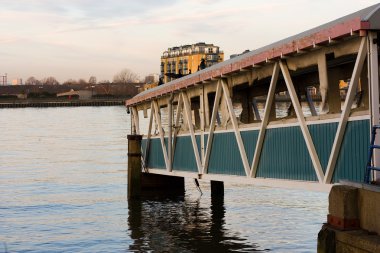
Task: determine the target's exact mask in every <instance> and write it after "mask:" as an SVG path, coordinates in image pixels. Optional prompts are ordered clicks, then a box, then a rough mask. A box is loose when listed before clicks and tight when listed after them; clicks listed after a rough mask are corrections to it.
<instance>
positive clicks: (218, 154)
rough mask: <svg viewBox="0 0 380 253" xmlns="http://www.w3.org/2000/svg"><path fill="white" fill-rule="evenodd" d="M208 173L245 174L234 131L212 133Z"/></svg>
mask: <svg viewBox="0 0 380 253" xmlns="http://www.w3.org/2000/svg"><path fill="white" fill-rule="evenodd" d="M208 173H209V174H227V175H239V176H245V171H244V167H243V163H242V161H241V156H240V152H239V148H238V145H237V142H236V138H235V134H234V133H216V134H214V138H213V143H212V148H211V154H210V161H209V168H208Z"/></svg>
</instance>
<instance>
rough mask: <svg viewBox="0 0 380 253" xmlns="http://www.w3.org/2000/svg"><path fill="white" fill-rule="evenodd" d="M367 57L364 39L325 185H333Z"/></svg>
mask: <svg viewBox="0 0 380 253" xmlns="http://www.w3.org/2000/svg"><path fill="white" fill-rule="evenodd" d="M366 56H367V38H366V37H363V38H362V41H361V43H360V47H359V51H358V56H357V58H356V62H355V67H354V71H353V72H352V77H351V82H350V86H349V87H348V92H347V96H346V101H345V102H344V106H343V111H342V115H341V116H340V119H339V124H338V129H337V131H336V135H335V139H334V143H333V146H332V148H331V154H330V158H329V162H328V164H327V169H326V174H325V179H324V183H325V184H326V183H327V184H329V183H331V179H332V176H333V173H334V170H335V164H336V160H337V159H338V155H339V152H340V147H341V145H342V142H343V137H344V133H345V130H346V126H347V121H348V117H349V116H350V112H351V106H352V103H353V102H354V99H355V93H356V88H357V87H358V83H359V77H360V73H361V71H362V68H363V65H364V60H365V58H366Z"/></svg>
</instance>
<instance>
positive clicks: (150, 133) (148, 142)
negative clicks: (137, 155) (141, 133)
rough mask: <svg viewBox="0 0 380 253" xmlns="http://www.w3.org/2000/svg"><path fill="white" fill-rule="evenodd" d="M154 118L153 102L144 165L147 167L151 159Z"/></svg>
mask: <svg viewBox="0 0 380 253" xmlns="http://www.w3.org/2000/svg"><path fill="white" fill-rule="evenodd" d="M153 117H154V108H153V101H152V102H151V104H150V117H149V125H148V137H147V139H146V146H145V157H144V165H145V167H146V164H147V162H148V159H149V148H150V137H151V135H152V125H153Z"/></svg>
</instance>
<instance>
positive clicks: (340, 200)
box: [327, 185, 360, 230]
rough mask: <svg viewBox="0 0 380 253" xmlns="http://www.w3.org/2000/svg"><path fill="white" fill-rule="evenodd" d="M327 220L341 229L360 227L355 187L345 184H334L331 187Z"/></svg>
mask: <svg viewBox="0 0 380 253" xmlns="http://www.w3.org/2000/svg"><path fill="white" fill-rule="evenodd" d="M327 222H328V224H329V225H330V226H332V227H334V228H337V229H341V230H349V229H358V228H359V227H360V222H359V210H358V189H357V188H355V187H351V186H345V185H335V186H333V187H332V188H331V191H330V194H329V214H328V216H327Z"/></svg>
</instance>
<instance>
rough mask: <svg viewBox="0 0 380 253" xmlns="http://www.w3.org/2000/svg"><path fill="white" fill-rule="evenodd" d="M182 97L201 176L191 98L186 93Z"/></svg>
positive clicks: (182, 93)
mask: <svg viewBox="0 0 380 253" xmlns="http://www.w3.org/2000/svg"><path fill="white" fill-rule="evenodd" d="M181 96H182V99H183V105H184V110H185V115H186V118H187V123H188V126H189V131H190V138H191V143H192V145H193V151H194V155H195V161H196V163H197V168H198V173H199V174H201V173H202V163H201V159H200V157H199V151H198V145H197V141H196V139H195V134H194V127H193V122H192V120H191V107H190V103H189V98H188V96H187V94H186V93H185V92H181Z"/></svg>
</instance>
